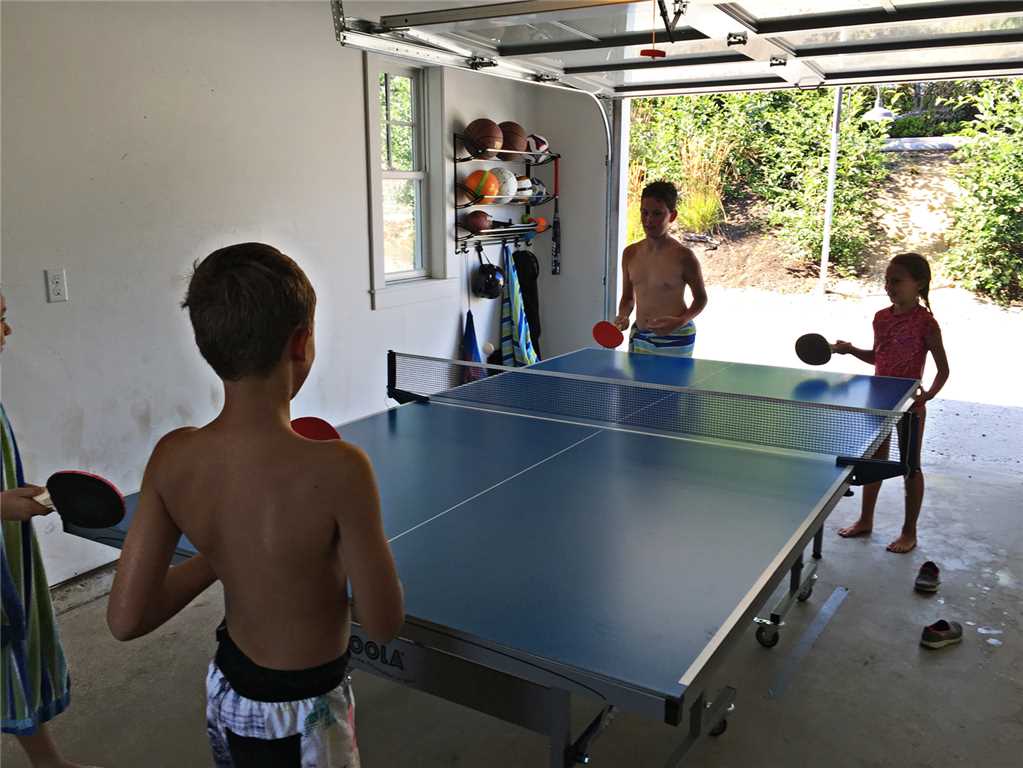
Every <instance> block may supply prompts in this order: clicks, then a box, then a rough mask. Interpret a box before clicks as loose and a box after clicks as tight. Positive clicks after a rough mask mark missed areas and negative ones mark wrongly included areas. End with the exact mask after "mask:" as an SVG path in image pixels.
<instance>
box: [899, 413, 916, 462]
mask: <svg viewBox="0 0 1023 768" xmlns="http://www.w3.org/2000/svg"><path fill="white" fill-rule="evenodd" d="M898 431H899V459H900V463H901V464H902V466H903V468H904V469H905V471H904V473H903V474H905V475H906V476H907V477H908V476H910V475H912V474H913V473H915V472H916V471H917V470H919V469H920V414H919V413H917V412H916V411H914V410H909V411H906V412H905V413H904V414H902V418H900V419H899V426H898Z"/></svg>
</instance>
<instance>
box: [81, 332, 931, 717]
mask: <svg viewBox="0 0 1023 768" xmlns="http://www.w3.org/2000/svg"><path fill="white" fill-rule="evenodd" d="M540 367H542V368H546V369H550V370H557V371H564V372H571V373H585V374H588V375H592V376H600V377H606V378H620V379H630V380H637V381H647V382H654V383H660V384H670V385H680V386H695V387H707V388H713V389H717V390H719V391H742V392H746V393H752V394H764V395H769V396H775V397H785V398H790V399H813V400H814V401H816V402H831V403H835V404H841V405H856V406H867V407H873V408H884V409H896V408H898V407H900V406H901V405H902V404H904V403H905V401H906V399H907V398H908V397H909V395H910V394H911V393H912V390H913V386H914V384H915V383H914V382H912V381H909V380H906V379H884V378H876V377H870V376H845V375H840V374H833V373H826V372H820V371H799V370H794V369H783V368H782V369H780V368H771V367H766V366H748V365H740V364H734V363H721V362H715V361H708V360H680V359H672V358H665V357H654V356H644V355H629V354H627V353H617V352H608V351H606V350H596V349H587V350H580V351H578V352H575V353H572V354H570V355H565V356H562V357H558V358H553V359H551V360H549V361H546V362H544V363H542V364H540ZM813 380H819V381H822V382H823V383H824V386H825V389H823V390H822V389H820V388H818V389H817V390H815V391H814V392H813V393H812V394H810V393H808V392H807V387H806V382H807V381H813ZM341 432H342V436H343V438H344V439H346V440H348V441H350V442H353V443H355V444H357V445H359V446H360V447H361V448H362V449H363V450H365V451H366V453H367V454H368V455H369V457H370V459H371V460H372V462H373V465H374V468H375V470H376V473H377V477H378V479H379V484H380V491H381V501H382V510H383V517H384V526H385V530H386V532H387V535H388V537H389V538H390V539H391V547H392V550H393V552H394V555H395V560H396V562H397V564H398V570H399V572H400V575H401V578H402V581H403V583H404V586H405V600H406V610H407V613H408V615H409V616H410V617H415V618H417V619H421V620H423V621H427V622H429V623H431V624H435V625H441V626H444V627H447V628H449V629H451V630H453V631H455V632H457V633H458V634H459V635H461V636H464V637H467V638H470V639H475V640H478V641H480V642H483V643H486V644H488V645H491V646H494V647H498V648H504V649H512V650H513V651H514V652H515V653H517V654H520V655H528V656H534V657H541V658H546V659H550V660H553V661H555V662H558V663H560V664H563V665H567V666H570V667H575V668H580V669H585V670H588V671H590V672H593V673H596V674H599V675H603V676H606V677H608V678H612V679H616V680H621V681H623V682H626V683H628V684H630V685H632V686H635V687H640V688H643V689H646V690H648V691H651V692H655V693H657V694H659V695H664V696H673V697H677V696H679V695H681V694H682V692H683V691H684V688H685V686H684V685H683V684H682V683H681V682H680V678H681V677H682V675H683V673H684V672H685V671H686V670H687V669H688V668H689V666H690V664H691V663H692V662H693V661H694V660H695V659H696V657H697V656H698V655H699V654H700V652H701V651H702V650H703V649H704V647H705V646H706V644H707V642H708V640H709V639H710V638H711V637H712V636H713V635H714V634H715V633H716V632H718V630H719V629H720V628H721V626H722V624H723V623H724V622H725V621H726V620H727V619H728V617H729V615H730V614H731V613H732V612H733V610H734V609H735V608H736V606H737V605H739V603H740V602H741V601H742V600H744V599H745V598H746V596H747V595H748V593H749V592H750V590H751V588H752V587H753V585H754V584H755V583H756V582H757V580H758V579H759V578H761V576H762V574H763V573H764V572H765V569H767V568H768V567H769V565H770V564H771V563H772V562H773V561H774V560H775V559H776V558H777V557H778V556H779V553H781V552H783V551H785V548H786V546H787V543H788V542H790V540H791V539H792V538H793V536H794V535H795V533H796V532H797V531H798V530H799V529H800V527H801V526H804V525H805V524H806V521H807V519H808V518H812V516H813V515H814V514H815V511H816V510H818V509H819V508H820V505H822V504H823V503H824V502H826V501H827V500H828V499H829V498H830V496H831V495H832V494H833V493H834V491H835V489H836V488H837V486H838V485H839V484H840V483H841V480H842V479H843V478H844V477H845V475H846V474H847V472H848V470H847V469H844V468H840V467H837V466H835V462H834V457H828V456H823V455H822V456H812V455H807V456H794V455H791V454H786V453H779V452H772V451H768V450H749V449H745V448H742V447H737V446H732V445H725V444H721V445H716V444H713V443H708V442H695V441H690V440H684V439H671V438H665V437H658V436H654V435H647V434H639V433H635V432H625V431H617V430H607V429H598V428H594V427H592V426H586V425H580V424H567V423H559V422H556V421H550V420H543V419H533V418H523V417H520V416H514V415H507V414H500V413H491V412H485V411H481V410H476V409H471V408H461V407H454V406H450V405H442V404H433V403H431V404H420V403H413V404H410V405H406V406H402V407H399V408H394V409H390V410H388V411H385V412H383V413H379V414H375V415H373V416H369V417H366V418H363V419H359V420H357V421H354V422H351V423H349V424H346V425H343V426H342V427H341ZM135 502H136V497H134V496H133V497H131V498H130V499H129V505H128V506H129V515H128V516H127V517H126V519H125V520H124V521H122V523H121V524H120V525H119V526H118V527H117V529H112V530H111V529H108V530H107V531H106V532H103V531H100V532H95V531H93V532H90V531H79V530H74V531H72V532H74V533H77V534H79V535H84V536H86V537H88V538H93V539H96V540H101V541H102V540H104V537H105V538H106V540H107V542H108V543H111V544H114V545H117V544H118V541H117V539H118V538H123V533H124V531H125V530H126V529H127V525H128V523H129V522H130V517H131V514H132V513H133V512H134V506H135ZM190 553H194V548H193V547H192V546H191V544H190V543H189V542H188V541H187V539H185V538H184V537H183V538H182V542H181V545H180V546H179V555H182V556H187V555H188V554H190Z"/></svg>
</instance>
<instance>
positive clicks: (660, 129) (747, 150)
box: [630, 88, 887, 273]
mask: <svg viewBox="0 0 1023 768" xmlns="http://www.w3.org/2000/svg"><path fill="white" fill-rule="evenodd" d="M873 93H874V92H873V90H872V89H860V88H857V89H847V90H846V91H845V103H844V108H843V117H842V137H841V144H840V155H839V168H838V178H837V182H836V188H835V211H836V214H835V217H834V219H833V223H832V245H831V253H832V262H833V263H834V265H835V268H836V269H837V271H839V272H843V273H848V272H853V271H855V270H856V269H857V268H858V267H859V265H860V263H861V261H862V256H863V253H864V252H865V246H866V244H867V242H868V240H869V237H870V231H871V226H872V224H873V222H874V217H875V211H874V205H873V203H872V200H871V199H870V197H871V192H872V189H873V188H874V187H875V186H876V185H877V184H878V183H879V182H880V181H881V180H882V179H884V177H885V176H886V175H887V174H886V170H885V166H884V160H883V156H882V154H881V151H880V150H881V146H882V143H883V138H884V129H885V127H886V126H885V125H883V124H880V123H868V122H865V121H863V120H862V119H861V116H862V115H863V113H864V112H866V111H867V110H868V109H869V108H870V106H871V103H872V99H873ZM833 105H834V92H833V91H819V92H818V91H764V92H758V93H740V94H714V95H712V96H671V97H664V98H650V99H636V100H634V101H633V102H632V138H631V146H630V153H631V165H632V168H633V169H634V171H635V172H636V173H638V175H639V176H640V177H641V178H648V179H651V180H653V179H655V178H664V179H672V180H675V181H676V182H678V181H679V180H681V179H683V178H685V176H686V174H685V168H684V166H683V162H682V158H681V157H680V153H679V152H678V150H677V148H678V147H679V146H680V145H681V144H682V143H683V142H684V141H685V140H686V139H687V138H688V137H692V136H711V137H714V138H715V140H716V141H718V142H720V143H721V144H722V145H725V146H727V147H728V148H729V151H728V154H727V156H726V157H725V158H724V160H723V162H722V164H721V168H720V176H721V188H722V190H723V195H724V199H725V200H726V201H727V200H729V199H734V198H736V197H738V196H739V195H743V194H747V193H750V192H752V193H753V194H754V195H756V196H757V197H759V198H761V199H762V200H764V201H766V202H767V203H768V204H769V207H770V214H769V216H768V220H769V222H771V223H772V224H774V225H776V226H778V227H779V228H780V229H779V234H780V235H781V236H782V237H783V238H785V239H786V240H787V241H788V242H789V243H791V245H792V247H793V257H794V260H795V261H796V262H798V263H800V264H803V265H805V266H812V265H815V264H817V263H818V261H819V259H820V245H821V236H822V230H823V226H824V200H825V192H826V188H827V169H828V154H829V149H830V131H831V112H832V107H833Z"/></svg>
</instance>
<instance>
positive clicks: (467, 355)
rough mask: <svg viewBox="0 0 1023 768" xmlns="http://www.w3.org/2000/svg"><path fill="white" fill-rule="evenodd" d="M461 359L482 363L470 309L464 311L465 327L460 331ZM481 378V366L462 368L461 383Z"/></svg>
mask: <svg viewBox="0 0 1023 768" xmlns="http://www.w3.org/2000/svg"><path fill="white" fill-rule="evenodd" d="M462 360H464V361H465V362H467V363H482V362H483V358H482V357H480V347H479V342H478V341H477V340H476V323H475V322H474V321H473V319H472V310H471V309H470V310H468V311H466V313H465V329H464V330H463V331H462ZM482 378H483V369H482V368H463V369H462V383H463V384H468V383H469V382H470V381H476V380H478V379H482Z"/></svg>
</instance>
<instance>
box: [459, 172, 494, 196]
mask: <svg viewBox="0 0 1023 768" xmlns="http://www.w3.org/2000/svg"><path fill="white" fill-rule="evenodd" d="M462 183H463V184H464V185H465V188H466V189H468V190H469V191H470V192H471V193H472V194H473V195H475V196H476V198H478V199H479V202H482V203H490V202H493V200H492V198H493V197H494V195H496V194H498V193H499V192H500V191H501V182H500V180H499V179H498V178H497V176H495V175H494V174H493V172H492V171H473V172H472V173H470V174H469V175H468V176H466V177H465V181H464V182H462Z"/></svg>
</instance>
